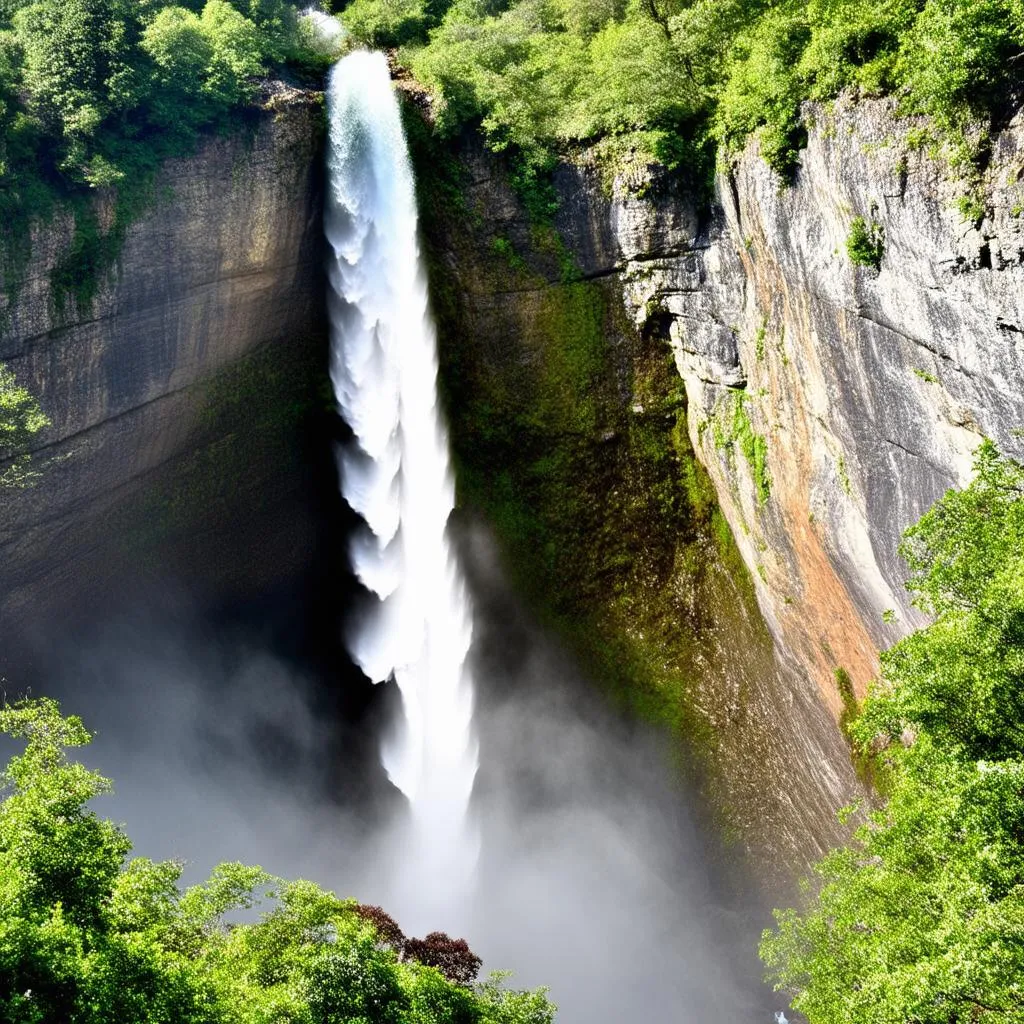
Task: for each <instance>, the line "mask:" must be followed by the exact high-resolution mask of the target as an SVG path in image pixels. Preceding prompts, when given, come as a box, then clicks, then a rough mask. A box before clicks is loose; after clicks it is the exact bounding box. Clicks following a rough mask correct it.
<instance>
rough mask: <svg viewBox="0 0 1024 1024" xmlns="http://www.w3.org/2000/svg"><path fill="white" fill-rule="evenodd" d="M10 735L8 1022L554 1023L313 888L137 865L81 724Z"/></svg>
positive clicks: (0, 936) (12, 721)
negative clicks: (419, 955)
mask: <svg viewBox="0 0 1024 1024" xmlns="http://www.w3.org/2000/svg"><path fill="white" fill-rule="evenodd" d="M0 731H2V732H5V733H7V734H9V735H10V736H13V737H15V738H17V739H21V740H24V741H25V749H24V752H23V753H22V754H19V755H16V756H15V757H13V758H12V759H11V760H10V761H9V763H8V764H7V767H6V770H5V772H4V773H3V776H2V781H3V789H2V791H0V792H2V797H3V799H2V802H0V907H2V908H3V914H2V917H0V1019H3V1020H4V1021H8V1022H10V1024H48V1022H50V1021H74V1022H76V1024H121V1022H123V1024H190V1022H195V1024H200V1022H202V1024H220V1022H223V1024H268V1022H270V1021H276V1022H284V1021H290V1022H296V1024H298V1022H303V1024H305V1022H313V1021H327V1020H345V1021H359V1022H361V1024H477V1022H480V1024H483V1022H488V1024H550V1022H551V1021H552V1019H553V1014H554V1009H553V1007H552V1006H551V1004H550V1003H549V1002H548V1001H547V999H546V997H545V996H544V993H543V992H542V991H538V992H515V991H510V990H507V989H505V988H504V987H502V986H501V984H500V979H496V978H492V979H491V980H489V981H488V982H486V983H484V984H483V985H479V986H476V987H473V986H471V984H470V982H471V981H472V978H473V977H475V971H473V972H472V976H470V972H469V971H468V966H470V965H471V964H472V963H475V964H476V966H477V968H479V960H478V959H476V958H475V957H474V956H473V954H472V953H471V952H470V951H469V949H468V947H467V946H466V944H465V942H463V941H462V940H450V939H448V938H447V936H445V937H444V939H445V941H444V942H441V941H440V940H439V938H438V937H437V936H428V937H427V939H426V940H419V941H420V942H421V943H422V945H423V947H424V948H426V949H433V950H438V949H443V950H447V951H448V953H447V954H445V955H444V956H442V957H441V959H442V960H444V964H443V965H442V966H443V967H450V966H452V964H453V963H454V962H455V961H458V966H459V970H460V974H459V979H458V981H457V982H455V981H450V980H448V979H447V978H446V977H445V976H444V973H443V972H439V971H438V970H436V969H434V967H431V966H425V965H424V964H423V963H421V962H418V961H417V960H415V959H413V958H411V957H407V956H399V954H398V952H396V950H395V949H394V948H393V947H392V945H391V943H390V942H389V937H388V935H387V934H384V933H382V932H380V931H378V929H377V927H376V919H375V916H374V915H373V914H367V913H366V912H365V910H366V908H360V907H359V906H358V905H357V904H355V903H354V902H353V901H346V900H339V899H338V898H337V897H336V896H335V895H334V894H333V893H330V892H326V891H325V890H323V889H321V888H319V887H318V886H317V885H315V884H314V883H312V882H307V881H296V882H285V881H282V880H280V879H275V878H271V877H270V876H269V875H267V874H266V873H265V872H264V871H263V870H261V869H260V868H258V867H247V866H245V865H242V864H221V865H220V866H219V867H217V868H215V869H214V871H213V873H212V875H211V877H210V879H209V881H207V882H205V883H203V884H202V885H196V886H192V887H190V888H188V889H185V890H182V889H181V888H180V887H179V884H178V881H179V878H180V875H181V865H180V864H179V863H177V862H170V861H166V862H162V863H154V862H153V861H151V860H148V859H146V858H135V859H131V860H126V858H127V856H128V854H129V852H130V850H131V842H130V841H129V839H128V837H127V836H126V835H125V833H124V832H123V831H122V830H121V829H120V827H118V826H117V825H114V824H113V823H112V822H110V821H107V820H105V819H103V818H101V817H99V816H98V815H97V814H96V813H95V811H93V810H92V809H91V807H90V803H91V801H92V800H93V799H94V798H96V797H98V796H101V795H102V794H103V793H105V792H107V791H108V790H109V789H110V782H109V780H107V779H105V778H103V777H102V776H101V775H99V774H98V773H96V772H94V771H90V770H89V769H87V768H85V767H84V766H83V765H81V764H78V763H76V762H73V761H70V760H69V759H68V756H67V750H68V748H72V747H78V746H82V745H83V744H86V743H88V742H89V739H90V736H89V733H88V732H87V731H86V729H85V727H84V726H83V724H82V722H81V721H80V720H79V719H78V718H76V717H74V716H71V717H64V716H62V715H61V713H60V709H59V707H58V705H57V704H56V702H55V701H52V700H46V699H42V700H30V701H29V700H26V701H21V702H18V703H15V704H8V705H5V706H4V707H3V708H2V709H0ZM267 899H272V900H273V905H272V907H271V909H269V910H268V911H266V912H265V913H264V914H263V916H262V918H261V919H260V920H259V921H258V922H257V923H246V924H241V923H237V922H232V923H229V918H230V917H231V916H232V915H233V914H234V913H235V912H236V911H239V910H245V909H249V908H252V907H254V906H256V905H258V904H260V903H261V902H263V901H265V900H267ZM370 909H371V910H376V911H379V908H370ZM380 914H383V912H380ZM380 914H378V915H376V917H380ZM383 917H384V918H386V915H383ZM381 920H383V918H381ZM387 920H389V921H390V918H388V919H387ZM391 924H392V925H393V924H394V922H391ZM395 927H396V928H397V926H395ZM410 941H412V940H410ZM452 956H454V960H453V959H452ZM426 959H427V957H426V956H424V957H423V960H426Z"/></svg>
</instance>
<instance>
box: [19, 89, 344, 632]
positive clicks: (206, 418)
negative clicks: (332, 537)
mask: <svg viewBox="0 0 1024 1024" xmlns="http://www.w3.org/2000/svg"><path fill="white" fill-rule="evenodd" d="M321 125H322V114H321V110H320V106H319V103H318V98H317V97H315V96H311V95H307V94H303V93H300V92H297V91H295V90H290V89H288V88H286V87H284V86H280V85H278V86H276V87H274V89H273V91H272V92H271V93H270V94H269V95H268V97H267V98H266V107H265V109H264V110H263V111H261V112H260V113H258V114H257V115H254V124H253V125H252V126H251V129H250V130H249V131H248V132H240V133H238V134H235V135H232V136H230V137H220V138H211V139H208V140H207V141H205V142H204V143H203V145H202V146H201V147H200V149H199V150H198V151H197V152H196V154H195V155H193V156H191V157H188V158H183V159H178V160H173V161H170V162H169V163H168V164H167V165H166V166H165V167H164V169H163V170H162V171H161V173H160V176H159V179H158V181H157V184H156V188H155V194H156V196H157V197H158V198H157V199H156V200H155V202H154V204H153V205H152V207H151V208H150V209H149V210H148V211H147V212H146V213H145V214H144V215H143V216H142V217H141V218H140V219H138V220H137V221H136V222H135V223H134V224H132V226H131V227H130V228H129V230H128V234H127V238H126V241H125V244H124V247H123V250H122V252H121V254H120V258H119V260H118V262H117V265H116V267H115V268H114V269H113V271H112V272H111V273H110V274H108V275H106V278H105V279H104V280H103V281H102V282H100V286H99V290H98V294H97V295H96V298H95V300H94V301H93V302H92V303H91V305H90V306H89V308H87V309H76V307H75V304H74V302H73V301H69V302H68V303H65V304H64V308H63V310H61V309H59V308H57V306H56V304H55V301H54V291H53V289H52V288H51V272H52V271H53V269H54V267H55V266H56V265H57V263H58V260H59V259H60V258H61V255H62V254H63V253H65V252H66V251H67V248H68V245H69V243H70V242H71V239H72V237H73V233H74V223H73V219H72V217H71V215H70V214H65V215H58V216H57V217H56V218H55V219H54V221H53V222H52V223H49V224H44V225H40V226H37V228H36V229H35V230H34V232H33V237H32V252H31V258H30V261H29V263H28V267H27V270H26V273H25V277H24V282H23V284H22V286H21V288H20V291H19V292H18V293H17V297H16V299H15V301H14V302H13V304H12V305H11V306H10V307H9V308H8V309H7V310H6V323H5V325H4V327H3V331H2V335H0V360H2V361H3V362H4V363H6V365H7V366H8V367H10V368H11V369H12V370H13V371H14V373H15V374H16V377H17V380H18V382H19V384H21V385H23V386H25V387H27V388H28V389H29V390H30V391H32V392H33V393H34V394H35V395H36V396H37V397H38V398H39V401H40V404H41V406H42V409H43V411H44V412H45V413H46V415H47V416H48V417H49V418H50V420H51V422H52V425H51V426H50V427H49V428H48V429H46V430H45V431H43V432H42V433H40V434H39V435H38V436H37V438H36V439H35V440H36V444H35V447H36V451H35V452H33V464H34V468H35V469H36V470H37V471H39V472H40V474H41V475H40V477H39V480H38V483H37V485H36V486H34V487H32V488H28V489H25V490H6V491H4V492H2V493H0V564H2V565H3V567H4V568H3V576H4V585H5V586H4V589H3V591H2V592H0V620H3V621H4V622H5V623H8V624H11V623H13V622H14V621H15V620H16V619H18V618H24V617H26V616H28V615H30V614H33V613H35V612H36V611H38V610H40V609H41V608H42V607H44V606H46V605H48V604H52V603H54V602H61V601H69V602H70V601H71V599H73V598H74V597H75V596H76V595H77V596H78V597H79V598H80V599H81V598H82V597H83V596H84V595H85V594H86V593H87V592H93V593H97V592H102V591H103V589H104V587H105V586H107V585H108V584H109V582H110V581H112V580H114V579H116V578H118V576H117V574H118V573H119V572H120V571H122V570H123V569H124V567H125V565H126V564H130V565H131V566H132V567H133V569H144V568H145V566H146V563H147V560H149V559H151V558H153V557H156V556H155V554H154V552H155V551H156V550H157V549H158V548H159V547H160V546H161V545H162V546H163V550H164V551H170V550H171V549H173V550H174V554H173V555H170V556H169V557H170V558H171V559H172V560H176V563H177V564H175V565H174V566H172V569H173V570H175V571H177V570H179V569H180V570H181V572H182V573H183V574H184V575H190V574H194V575H195V574H197V575H198V576H205V577H206V578H207V579H208V580H210V581H212V580H213V579H214V577H215V576H216V575H217V573H218V572H219V571H221V569H224V567H225V566H227V565H228V564H229V563H230V564H232V565H234V566H235V567H234V568H233V569H231V570H230V571H231V572H233V573H234V574H235V576H236V577H248V578H249V579H250V581H251V579H252V578H254V577H258V576H259V575H260V574H261V573H262V574H267V573H271V574H272V573H274V572H285V571H287V567H288V566H289V565H292V564H294V562H295V560H296V558H300V557H303V554H302V553H301V546H302V544H303V542H304V541H307V542H308V530H305V528H304V524H303V521H302V519H301V517H300V518H299V520H298V521H297V522H292V523H290V524H288V525H287V526H285V528H284V529H282V530H281V531H280V536H275V535H274V534H273V532H272V531H268V530H267V528H266V527H267V521H268V520H267V518H266V517H267V516H272V514H273V510H274V509H275V508H276V507H278V506H279V505H281V503H282V501H283V500H284V499H285V497H286V495H287V493H288V492H289V490H291V489H294V487H295V486H296V480H297V478H298V477H297V474H301V469H297V468H296V466H295V460H294V459H291V461H290V462H289V458H288V456H287V453H285V452H283V450H282V449H283V448H287V447H288V445H289V444H291V443H292V442H294V441H295V439H296V436H297V434H296V431H297V429H298V427H297V420H298V418H299V417H298V414H296V415H291V414H290V413H287V412H285V413H282V411H281V410H282V409H286V410H287V409H289V408H290V407H289V405H288V403H289V402H291V403H292V406H291V408H293V407H294V403H295V402H298V401H306V402H308V401H309V396H310V395H311V394H315V388H316V384H315V380H316V375H315V371H316V370H319V369H320V367H319V362H320V361H322V360H323V359H324V358H325V356H324V352H325V345H324V333H325V330H324V325H323V314H322V301H323V300H322V295H321V267H322V260H321V249H320V245H321V242H320V238H321V229H320V215H319V209H320V192H321V173H320V170H319V168H320V160H319V158H318V154H319V152H320V145H321V135H322V126H321ZM96 207H97V219H98V221H99V222H100V224H101V225H102V224H103V223H104V218H105V217H109V211H108V210H107V209H106V208H105V206H104V203H103V201H102V200H98V201H97V204H96ZM282 417H283V418H282ZM289 417H290V418H289ZM225 530H227V533H225V532H224V531H225ZM218 531H220V532H219V533H218ZM253 531H255V536H254V534H253ZM229 534H230V537H229ZM243 537H244V541H245V543H254V542H255V541H257V540H258V541H260V542H261V543H262V544H264V545H266V546H265V547H264V548H263V550H261V551H259V553H258V555H256V551H255V547H254V550H253V555H256V557H249V558H245V557H242V558H235V557H234V556H233V557H231V558H228V557H226V553H227V548H229V547H232V550H233V545H235V546H237V545H239V544H242V543H243ZM155 541H160V545H157V544H155V543H154V542H155ZM236 554H237V552H236ZM222 556H224V557H222ZM275 557H276V558H277V563H276V564H275ZM225 571H227V570H225ZM219 582H224V580H221V581H219Z"/></svg>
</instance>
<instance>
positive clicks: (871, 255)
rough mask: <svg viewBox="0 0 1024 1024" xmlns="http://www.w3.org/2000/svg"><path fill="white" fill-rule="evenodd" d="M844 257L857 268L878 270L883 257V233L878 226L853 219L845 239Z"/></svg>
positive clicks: (860, 218)
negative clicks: (848, 258) (847, 257)
mask: <svg viewBox="0 0 1024 1024" xmlns="http://www.w3.org/2000/svg"><path fill="white" fill-rule="evenodd" d="M846 255H847V256H849V257H850V262H851V263H853V264H855V265H856V266H858V267H869V268H870V269H871V270H880V269H881V267H882V257H883V256H884V255H885V231H884V229H883V228H882V226H881V225H880V224H876V223H875V222H874V221H871V223H870V224H869V223H868V222H867V221H866V220H865V219H864V218H863V217H854V218H853V221H852V222H851V224H850V233H849V235H847V237H846Z"/></svg>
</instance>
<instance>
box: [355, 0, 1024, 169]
mask: <svg viewBox="0 0 1024 1024" xmlns="http://www.w3.org/2000/svg"><path fill="white" fill-rule="evenodd" d="M343 17H344V18H345V20H346V21H347V23H348V25H349V27H350V28H351V29H352V30H353V32H355V34H356V35H357V36H359V37H361V38H363V39H366V40H369V41H371V42H374V43H376V44H378V45H381V44H385V43H386V44H389V45H400V46H403V47H404V49H403V51H402V60H403V61H404V62H405V63H406V64H408V65H409V66H410V67H411V68H412V69H413V71H414V72H415V73H416V75H417V76H418V77H419V78H420V79H421V80H422V81H423V82H425V83H426V84H427V85H428V86H429V87H430V88H431V89H432V90H433V91H434V92H435V93H436V95H437V97H438V98H439V99H440V104H439V107H438V126H439V128H440V129H441V131H443V132H455V131H457V130H458V129H459V128H460V127H461V126H462V125H465V124H470V123H472V124H478V125H480V126H481V127H482V129H483V131H484V133H485V135H486V137H487V139H488V141H489V143H490V145H491V146H492V147H493V148H494V149H496V150H510V151H511V152H512V153H513V155H514V156H515V157H516V159H517V160H519V161H521V163H522V166H523V167H524V168H525V169H526V172H527V176H528V177H532V176H535V175H536V174H537V173H539V172H541V170H542V168H543V167H544V164H545V161H546V160H548V159H549V157H550V154H551V153H552V152H556V151H560V150H562V149H564V148H565V147H567V146H572V145H575V144H578V143H594V142H597V141H598V140H607V143H608V152H609V153H610V154H611V155H612V156H614V157H615V158H616V159H620V158H635V157H639V158H641V159H647V158H650V157H653V158H656V159H658V160H660V161H662V162H663V163H665V164H667V165H668V166H670V167H688V168H691V169H694V170H699V171H700V173H701V174H706V173H707V171H708V170H710V168H711V166H712V161H711V159H710V158H711V156H712V155H713V152H714V150H715V148H716V147H718V148H721V149H722V151H724V153H725V154H729V153H732V152H734V151H735V150H736V149H737V148H738V147H740V146H741V145H743V144H744V143H745V142H746V140H747V139H748V138H749V137H750V136H751V135H756V136H757V137H758V138H759V140H760V146H761V152H762V154H763V155H764V157H765V159H766V160H767V161H768V162H769V163H770V164H771V165H772V166H773V167H774V168H776V169H777V170H778V171H779V172H780V173H781V174H783V175H788V174H789V173H790V172H791V171H792V170H793V168H794V166H795V164H796V162H797V159H798V154H799V149H800V147H801V145H802V144H803V140H804V136H805V127H804V124H803V122H802V116H801V103H802V102H803V101H805V100H809V99H811V100H827V99H830V98H831V97H834V96H836V95H837V94H838V93H839V92H840V91H842V90H844V89H853V90H856V91H857V92H859V93H860V94H862V95H879V94H883V93H893V94H895V95H897V96H898V97H899V99H900V109H901V110H902V111H903V112H904V113H905V114H908V115H909V114H916V115H924V116H925V117H926V118H927V124H928V126H929V127H928V128H927V129H924V131H923V135H924V136H927V135H930V136H931V137H932V138H934V139H937V140H938V141H940V142H941V143H944V144H945V145H946V147H947V151H948V154H949V156H950V158H951V159H952V160H953V161H954V162H955V163H956V164H958V165H959V166H960V167H961V168H962V169H963V171H964V172H965V175H966V177H967V178H968V179H969V178H970V176H971V173H972V168H973V166H974V164H975V162H976V161H978V160H980V159H983V158H984V155H985V152H986V147H987V144H988V133H989V131H990V129H991V126H992V124H993V123H994V121H998V119H999V117H1000V116H1001V114H1002V112H1003V111H1002V108H1001V105H1002V104H1004V103H1006V101H1007V97H1008V96H1009V95H1010V94H1011V92H1012V89H1013V87H1014V86H1015V85H1018V84H1019V83H1020V81H1021V76H1022V74H1024V71H1022V67H1021V62H1020V59H1019V57H1020V54H1021V51H1022V48H1024V7H1022V5H1021V3H1020V0H977V2H972V3H965V2H962V0H353V2H352V3H350V4H349V5H348V6H347V7H345V8H344V11H343Z"/></svg>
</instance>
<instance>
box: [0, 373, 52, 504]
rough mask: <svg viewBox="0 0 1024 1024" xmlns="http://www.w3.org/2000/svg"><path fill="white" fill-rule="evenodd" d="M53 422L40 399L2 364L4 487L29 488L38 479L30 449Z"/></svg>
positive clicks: (0, 484)
mask: <svg viewBox="0 0 1024 1024" xmlns="http://www.w3.org/2000/svg"><path fill="white" fill-rule="evenodd" d="M49 425H50V421H49V419H48V418H47V417H46V415H45V414H44V413H43V410H42V409H41V408H40V405H39V401H38V399H36V397H35V396H34V395H33V394H32V393H31V392H30V391H29V390H28V389H27V388H23V387H21V386H20V385H19V384H18V382H17V380H16V379H15V376H14V374H13V373H12V372H11V371H10V370H9V369H8V368H7V367H6V366H4V365H3V364H0V488H4V487H27V486H29V485H31V484H32V483H33V482H34V480H35V478H36V476H37V473H36V472H35V471H33V470H32V469H31V465H30V464H31V457H30V455H29V454H28V452H27V451H26V449H27V448H28V446H29V444H30V442H31V441H32V438H33V437H35V435H36V434H38V433H39V431H40V430H42V429H43V428H44V427H48V426H49Z"/></svg>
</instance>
